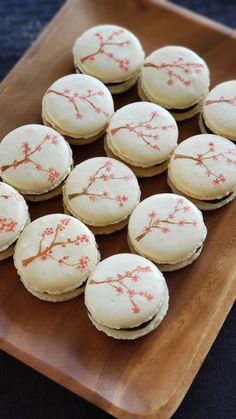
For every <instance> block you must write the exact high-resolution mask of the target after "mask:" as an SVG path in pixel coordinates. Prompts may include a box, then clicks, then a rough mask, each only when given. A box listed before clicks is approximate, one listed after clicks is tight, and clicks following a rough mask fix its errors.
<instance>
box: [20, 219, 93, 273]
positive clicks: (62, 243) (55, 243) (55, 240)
mask: <svg viewBox="0 0 236 419" xmlns="http://www.w3.org/2000/svg"><path fill="white" fill-rule="evenodd" d="M70 222H71V220H70V218H62V219H61V220H60V222H59V223H58V224H57V226H56V227H55V228H54V227H46V228H45V229H44V230H43V232H42V234H41V239H40V242H39V249H38V252H37V254H35V255H33V256H30V257H28V258H27V259H24V260H22V265H23V266H28V265H29V264H30V263H32V262H33V261H34V260H36V259H40V260H41V261H43V262H44V261H46V260H49V259H52V260H54V261H55V262H56V263H57V264H58V265H59V266H70V267H75V269H78V270H80V271H82V270H84V269H86V268H87V266H88V263H89V260H90V259H89V257H88V256H81V257H80V258H79V259H78V261H77V262H73V263H72V262H70V258H69V255H64V256H62V257H60V258H59V259H58V258H57V257H55V256H54V254H53V250H54V249H55V248H56V247H62V248H65V249H66V248H68V247H70V246H81V245H82V244H84V245H86V244H89V243H90V240H89V236H88V235H87V234H80V235H77V236H75V238H74V239H71V238H70V237H68V238H67V239H66V240H64V239H63V240H60V239H59V237H58V236H59V235H60V232H61V231H63V230H65V229H66V227H67V225H68V224H69V223H70ZM48 236H51V238H52V241H51V243H50V244H44V239H45V237H48Z"/></svg>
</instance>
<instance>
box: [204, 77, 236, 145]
mask: <svg viewBox="0 0 236 419" xmlns="http://www.w3.org/2000/svg"><path fill="white" fill-rule="evenodd" d="M203 117H204V121H205V123H206V125H207V126H208V128H210V130H211V131H213V132H214V133H215V134H219V135H222V136H223V137H226V138H229V139H231V140H234V141H235V140H236V80H230V81H226V82H224V83H221V84H219V85H218V86H216V87H214V89H212V90H211V91H210V93H209V94H208V96H207V98H206V100H205V104H204V107H203Z"/></svg>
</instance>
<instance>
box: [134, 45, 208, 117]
mask: <svg viewBox="0 0 236 419" xmlns="http://www.w3.org/2000/svg"><path fill="white" fill-rule="evenodd" d="M209 84H210V78H209V70H208V67H207V64H206V63H205V61H203V59H202V58H201V57H199V55H197V54H196V53H195V52H193V51H192V50H190V49H188V48H185V47H181V46H173V45H171V46H166V47H162V48H160V49H157V50H156V51H154V52H152V54H150V55H149V56H148V57H147V58H146V60H145V62H144V66H143V69H142V72H141V76H140V80H139V96H140V98H141V99H142V100H144V101H149V102H153V103H157V104H158V105H160V106H163V108H166V109H167V110H168V111H169V112H171V114H172V115H173V116H174V118H175V119H176V120H177V121H182V120H184V119H188V118H191V117H192V116H194V115H195V114H197V113H198V112H200V110H201V107H202V103H203V100H204V98H205V97H206V95H207V94H208V90H209Z"/></svg>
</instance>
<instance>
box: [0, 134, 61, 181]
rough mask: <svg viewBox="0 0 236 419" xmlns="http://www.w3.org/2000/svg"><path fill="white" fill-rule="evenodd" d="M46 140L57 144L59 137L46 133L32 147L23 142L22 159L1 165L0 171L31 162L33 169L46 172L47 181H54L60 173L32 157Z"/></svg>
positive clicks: (38, 151)
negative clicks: (45, 166)
mask: <svg viewBox="0 0 236 419" xmlns="http://www.w3.org/2000/svg"><path fill="white" fill-rule="evenodd" d="M48 142H50V143H51V144H53V145H55V146H57V144H58V143H59V139H58V137H57V136H56V135H50V134H46V135H45V136H44V138H43V140H42V141H41V142H40V143H39V144H36V145H35V146H34V147H33V148H32V147H30V146H29V143H28V142H24V143H23V144H22V145H21V150H22V159H20V160H13V162H12V163H9V164H6V165H3V166H1V167H0V171H1V173H3V172H5V171H6V170H8V169H10V168H13V169H17V167H18V166H20V165H22V164H31V165H33V166H34V168H35V170H37V171H38V172H44V173H47V175H48V182H50V183H53V182H55V180H56V179H57V178H58V177H59V176H60V173H59V172H58V171H57V170H56V169H55V168H54V167H49V168H48V169H46V168H44V167H43V166H42V164H40V163H37V162H35V161H34V160H33V157H32V156H33V155H34V154H36V153H40V151H41V150H42V148H43V146H44V144H46V143H48Z"/></svg>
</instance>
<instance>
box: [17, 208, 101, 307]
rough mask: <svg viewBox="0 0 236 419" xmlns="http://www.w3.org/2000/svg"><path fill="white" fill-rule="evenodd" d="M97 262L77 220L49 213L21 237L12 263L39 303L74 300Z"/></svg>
mask: <svg viewBox="0 0 236 419" xmlns="http://www.w3.org/2000/svg"><path fill="white" fill-rule="evenodd" d="M99 259H100V254H99V252H98V249H97V245H96V241H95V238H94V235H93V234H92V233H91V231H90V230H89V229H88V228H87V227H86V226H85V225H84V224H83V223H81V222H80V221H79V220H77V219H76V218H73V217H70V216H67V215H64V214H50V215H45V216H44V217H40V218H38V219H36V220H35V221H33V222H32V223H31V224H29V225H28V226H27V227H26V228H25V230H24V231H23V233H22V234H21V235H20V237H19V239H18V241H17V244H16V247H15V253H14V263H15V267H16V269H17V272H18V274H19V276H20V279H21V281H22V282H23V284H24V286H25V288H26V289H27V290H28V291H29V292H30V293H31V294H33V295H34V296H35V297H38V298H39V299H40V300H45V301H52V302H60V301H66V300H70V299H72V298H74V297H77V296H78V295H80V294H81V293H82V292H83V291H84V285H85V281H86V280H87V278H88V276H89V274H90V272H91V271H92V270H93V269H94V268H95V266H96V264H97V263H98V261H99Z"/></svg>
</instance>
